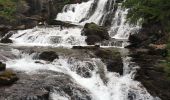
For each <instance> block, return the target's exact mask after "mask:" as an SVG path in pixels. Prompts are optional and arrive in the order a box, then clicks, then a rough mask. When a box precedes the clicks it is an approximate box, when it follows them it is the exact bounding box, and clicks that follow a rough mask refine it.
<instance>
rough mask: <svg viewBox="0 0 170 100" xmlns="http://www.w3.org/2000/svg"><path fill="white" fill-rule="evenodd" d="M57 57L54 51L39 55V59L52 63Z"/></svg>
mask: <svg viewBox="0 0 170 100" xmlns="http://www.w3.org/2000/svg"><path fill="white" fill-rule="evenodd" d="M58 58H59V57H58V55H57V54H56V52H54V51H44V52H42V53H41V54H40V55H39V59H42V60H46V61H51V62H52V61H53V60H54V59H58Z"/></svg>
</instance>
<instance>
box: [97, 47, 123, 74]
mask: <svg viewBox="0 0 170 100" xmlns="http://www.w3.org/2000/svg"><path fill="white" fill-rule="evenodd" d="M95 54H96V56H97V57H100V58H101V59H102V61H103V62H104V63H105V64H106V66H107V70H108V71H110V72H117V73H119V74H121V75H122V74H123V62H122V59H121V55H120V53H119V52H116V51H114V50H102V49H100V50H97V51H96V52H95Z"/></svg>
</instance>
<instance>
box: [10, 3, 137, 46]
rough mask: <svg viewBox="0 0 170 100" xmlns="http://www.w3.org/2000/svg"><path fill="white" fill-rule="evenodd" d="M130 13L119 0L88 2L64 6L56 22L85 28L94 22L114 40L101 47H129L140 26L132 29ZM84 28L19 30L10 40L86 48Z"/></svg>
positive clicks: (20, 42) (21, 42) (29, 43)
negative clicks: (82, 31) (106, 30)
mask: <svg viewBox="0 0 170 100" xmlns="http://www.w3.org/2000/svg"><path fill="white" fill-rule="evenodd" d="M127 12H128V10H127V9H124V8H122V7H121V3H117V1H116V0H89V1H88V2H82V3H80V4H79V3H77V4H68V5H65V6H64V8H63V10H62V12H61V13H59V14H58V15H57V17H56V20H60V21H65V22H69V23H73V24H76V25H84V24H85V23H90V22H94V23H96V24H98V25H101V26H106V27H108V31H109V34H110V37H111V39H110V40H109V41H105V42H104V43H102V44H101V45H102V46H119V47H124V46H126V45H127V44H128V43H127V41H128V40H127V39H128V37H129V35H130V34H133V33H136V32H137V30H138V29H139V28H140V27H139V26H132V25H130V24H128V23H127V22H126V15H127ZM81 30H82V28H79V27H77V28H76V27H73V28H72V27H70V28H64V29H63V28H61V27H57V26H55V27H52V28H48V27H47V28H44V27H43V28H41V27H40V28H39V27H35V28H33V29H28V30H24V31H18V32H17V33H16V34H15V35H13V36H12V37H11V39H12V40H13V41H14V43H16V44H20V45H21V44H28V45H50V46H67V47H70V46H73V45H83V46H84V45H86V43H85V39H86V37H85V36H81Z"/></svg>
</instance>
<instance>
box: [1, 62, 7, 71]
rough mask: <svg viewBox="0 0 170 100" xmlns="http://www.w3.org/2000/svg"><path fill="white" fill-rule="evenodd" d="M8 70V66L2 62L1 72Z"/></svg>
mask: <svg viewBox="0 0 170 100" xmlns="http://www.w3.org/2000/svg"><path fill="white" fill-rule="evenodd" d="M5 69H6V64H4V63H2V62H0V71H4V70H5Z"/></svg>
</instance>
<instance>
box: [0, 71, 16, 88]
mask: <svg viewBox="0 0 170 100" xmlns="http://www.w3.org/2000/svg"><path fill="white" fill-rule="evenodd" d="M17 80H18V77H17V76H16V74H15V73H14V72H13V71H11V70H6V71H4V72H1V73H0V86H5V85H12V84H13V83H14V82H16V81H17Z"/></svg>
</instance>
